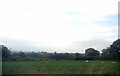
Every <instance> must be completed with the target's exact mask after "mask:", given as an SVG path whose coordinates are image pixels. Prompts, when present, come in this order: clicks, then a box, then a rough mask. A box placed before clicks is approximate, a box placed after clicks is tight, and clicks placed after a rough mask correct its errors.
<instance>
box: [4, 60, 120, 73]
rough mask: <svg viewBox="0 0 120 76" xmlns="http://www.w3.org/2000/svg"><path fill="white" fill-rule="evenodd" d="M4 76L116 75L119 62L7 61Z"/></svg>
mask: <svg viewBox="0 0 120 76" xmlns="http://www.w3.org/2000/svg"><path fill="white" fill-rule="evenodd" d="M2 66H3V70H2V71H3V74H116V73H120V71H119V70H118V68H119V67H118V62H117V61H116V62H115V63H114V62H113V61H104V63H102V61H89V62H86V61H64V60H61V61H14V62H12V61H7V62H3V65H2Z"/></svg>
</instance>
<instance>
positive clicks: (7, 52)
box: [1, 45, 11, 60]
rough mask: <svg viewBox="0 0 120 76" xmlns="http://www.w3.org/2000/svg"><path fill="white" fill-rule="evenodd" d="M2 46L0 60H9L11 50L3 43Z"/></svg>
mask: <svg viewBox="0 0 120 76" xmlns="http://www.w3.org/2000/svg"><path fill="white" fill-rule="evenodd" d="M1 46H2V60H9V59H10V57H11V51H10V50H9V49H8V48H7V47H6V46H4V45H1Z"/></svg>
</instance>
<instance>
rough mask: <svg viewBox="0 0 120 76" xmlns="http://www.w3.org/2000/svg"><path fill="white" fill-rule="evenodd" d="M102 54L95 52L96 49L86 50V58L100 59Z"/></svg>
mask: <svg viewBox="0 0 120 76" xmlns="http://www.w3.org/2000/svg"><path fill="white" fill-rule="evenodd" d="M99 55H100V52H99V51H97V50H95V49H94V48H88V49H86V50H85V56H87V57H98V56H99Z"/></svg>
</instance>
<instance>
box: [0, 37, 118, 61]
mask: <svg viewBox="0 0 120 76" xmlns="http://www.w3.org/2000/svg"><path fill="white" fill-rule="evenodd" d="M0 46H1V47H2V50H1V51H2V60H3V61H7V60H12V61H19V60H28V61H29V60H120V39H117V40H116V41H114V42H113V43H112V45H110V46H109V47H107V48H106V49H103V50H102V53H100V52H99V51H98V50H96V49H94V48H87V49H86V50H85V53H57V52H54V53H48V52H43V51H42V52H34V51H32V52H23V51H18V52H15V51H11V50H10V49H8V48H7V47H6V46H4V45H0Z"/></svg>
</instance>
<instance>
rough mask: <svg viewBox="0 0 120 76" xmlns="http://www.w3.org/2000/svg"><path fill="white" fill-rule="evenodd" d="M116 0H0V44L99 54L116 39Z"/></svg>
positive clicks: (31, 49) (23, 48) (14, 47)
mask: <svg viewBox="0 0 120 76" xmlns="http://www.w3.org/2000/svg"><path fill="white" fill-rule="evenodd" d="M117 17H118V0H1V1H0V44H2V45H6V46H8V47H9V48H11V49H14V50H22V51H47V52H54V51H57V52H84V50H85V49H87V48H89V47H92V48H95V49H97V50H99V51H101V50H102V49H103V48H106V47H109V45H110V44H112V42H113V41H115V40H116V39H117V38H118V36H117V35H118V21H117V20H118V18H117Z"/></svg>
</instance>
